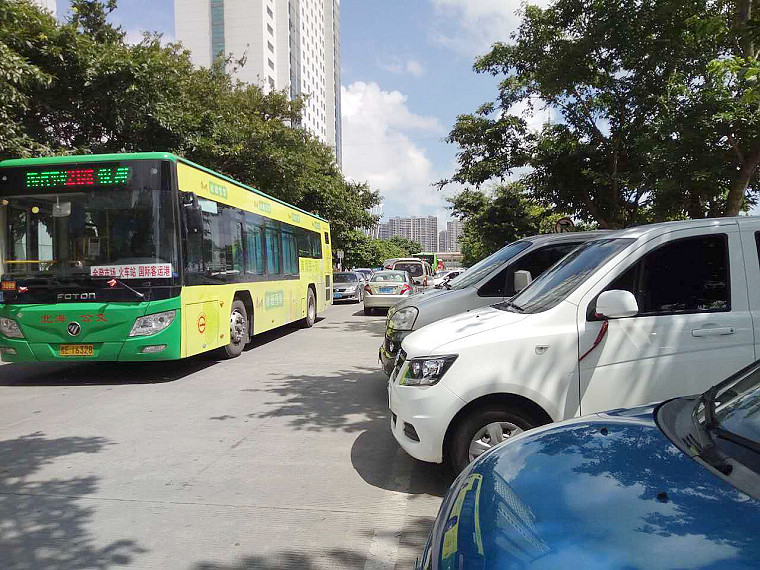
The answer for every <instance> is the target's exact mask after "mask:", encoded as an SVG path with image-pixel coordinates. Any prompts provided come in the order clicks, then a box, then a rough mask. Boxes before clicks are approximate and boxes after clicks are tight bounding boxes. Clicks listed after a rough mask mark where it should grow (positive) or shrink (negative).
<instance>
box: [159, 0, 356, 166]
mask: <svg viewBox="0 0 760 570" xmlns="http://www.w3.org/2000/svg"><path fill="white" fill-rule="evenodd" d="M174 26H175V33H176V36H177V39H178V40H180V41H181V42H182V43H183V44H184V45H185V47H186V48H188V49H189V50H190V53H191V57H192V59H193V62H194V63H195V64H196V65H202V66H205V67H209V66H210V65H211V63H212V62H213V61H214V60H215V59H216V58H217V57H218V56H220V55H222V56H227V55H230V54H231V55H232V56H233V57H234V58H241V57H243V56H245V58H246V63H245V65H244V66H243V67H242V68H240V69H238V70H237V71H236V72H235V77H236V78H237V79H240V80H241V81H244V82H246V83H252V84H259V85H261V86H262V87H263V88H264V90H265V91H267V92H269V91H271V90H273V89H277V90H285V91H286V92H287V93H288V94H289V95H290V97H291V98H294V97H297V96H299V95H307V96H308V98H307V100H306V104H305V108H304V110H303V117H302V122H301V125H300V126H302V127H303V128H305V129H306V130H308V131H310V132H311V133H313V134H314V135H316V136H317V137H318V138H319V139H321V140H322V141H323V142H326V143H327V144H329V145H330V146H332V147H333V148H334V149H335V156H336V158H337V161H338V164H340V163H341V120H340V83H341V80H340V0H175V1H174Z"/></svg>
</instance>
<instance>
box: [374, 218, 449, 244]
mask: <svg viewBox="0 0 760 570" xmlns="http://www.w3.org/2000/svg"><path fill="white" fill-rule="evenodd" d="M377 235H378V238H380V239H390V238H392V237H393V236H401V237H405V238H408V239H411V240H414V241H416V242H417V243H419V244H420V245H421V246H422V250H423V251H438V218H437V217H435V216H426V217H424V218H422V217H421V218H417V217H415V216H412V217H411V218H400V217H395V218H389V219H388V221H387V222H385V223H382V224H379V225H378V230H377Z"/></svg>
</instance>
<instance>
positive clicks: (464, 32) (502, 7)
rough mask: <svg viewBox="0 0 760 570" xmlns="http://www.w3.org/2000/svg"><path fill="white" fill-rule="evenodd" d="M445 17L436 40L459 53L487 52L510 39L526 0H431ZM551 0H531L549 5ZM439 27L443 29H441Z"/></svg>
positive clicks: (442, 19) (542, 4)
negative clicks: (492, 46)
mask: <svg viewBox="0 0 760 570" xmlns="http://www.w3.org/2000/svg"><path fill="white" fill-rule="evenodd" d="M430 1H431V2H432V4H433V7H434V8H435V9H436V11H437V12H438V14H439V15H440V16H442V18H441V20H440V22H439V23H440V24H441V26H440V27H445V30H441V29H437V30H436V31H435V32H434V39H435V41H436V42H438V43H440V44H441V45H444V46H447V47H449V48H451V49H453V50H454V51H456V52H457V53H459V54H462V55H465V56H468V57H472V56H475V55H483V54H485V53H486V52H487V51H488V50H489V48H490V47H491V45H493V43H494V42H497V41H507V40H509V35H510V34H511V33H512V32H513V31H515V30H516V29H517V27H518V25H519V23H520V19H521V16H520V12H521V10H522V6H523V4H524V1H523V0H430ZM549 1H550V0H530V2H529V3H530V4H534V5H537V6H542V7H543V6H546V5H548V4H549ZM440 27H439V28H440Z"/></svg>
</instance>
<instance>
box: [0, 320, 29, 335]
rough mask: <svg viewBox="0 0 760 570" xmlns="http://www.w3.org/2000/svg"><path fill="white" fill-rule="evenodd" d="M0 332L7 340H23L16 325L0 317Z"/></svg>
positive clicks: (14, 322) (12, 321)
mask: <svg viewBox="0 0 760 570" xmlns="http://www.w3.org/2000/svg"><path fill="white" fill-rule="evenodd" d="M0 332H1V333H3V334H4V335H5V336H7V337H8V338H24V333H22V332H21V329H20V328H19V326H18V323H17V322H16V321H14V320H13V319H9V318H8V317H0Z"/></svg>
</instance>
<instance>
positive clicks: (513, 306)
mask: <svg viewBox="0 0 760 570" xmlns="http://www.w3.org/2000/svg"><path fill="white" fill-rule="evenodd" d="M494 307H496V308H497V309H501V310H502V311H504V310H506V309H510V308H511V309H514V310H515V312H516V313H524V312H525V309H523V308H522V307H521V306H520V305H518V304H517V303H515V302H513V301H502V302H501V303H496V304H495V305H494Z"/></svg>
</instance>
